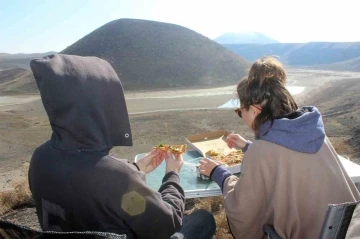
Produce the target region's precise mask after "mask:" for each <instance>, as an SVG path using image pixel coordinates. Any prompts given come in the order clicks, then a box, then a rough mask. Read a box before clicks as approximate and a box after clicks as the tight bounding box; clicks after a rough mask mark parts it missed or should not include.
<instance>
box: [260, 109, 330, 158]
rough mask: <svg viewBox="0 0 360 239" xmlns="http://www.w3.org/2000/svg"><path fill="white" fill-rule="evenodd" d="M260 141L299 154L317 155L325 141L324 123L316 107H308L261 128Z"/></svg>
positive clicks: (267, 123)
mask: <svg viewBox="0 0 360 239" xmlns="http://www.w3.org/2000/svg"><path fill="white" fill-rule="evenodd" d="M259 139H261V140H266V141H269V142H272V143H275V144H278V145H281V146H283V147H286V148H289V149H292V150H295V151H297V152H302V153H309V154H314V153H317V152H318V151H319V150H320V148H321V146H322V144H323V143H324V140H325V130H324V123H323V121H322V118H321V114H320V112H319V111H318V109H317V108H316V107H313V106H307V107H303V108H301V109H299V110H297V111H294V112H292V113H290V114H288V115H285V116H283V117H282V118H280V119H275V120H274V123H273V125H272V126H271V122H266V123H265V124H263V125H262V126H261V127H260V135H259Z"/></svg>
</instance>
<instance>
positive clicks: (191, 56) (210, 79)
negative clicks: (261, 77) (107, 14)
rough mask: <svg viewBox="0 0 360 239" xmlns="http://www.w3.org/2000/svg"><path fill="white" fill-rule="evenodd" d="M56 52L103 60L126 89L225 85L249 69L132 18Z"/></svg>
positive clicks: (198, 41)
mask: <svg viewBox="0 0 360 239" xmlns="http://www.w3.org/2000/svg"><path fill="white" fill-rule="evenodd" d="M61 53H64V54H71V55H81V56H97V57H100V58H102V59H105V60H107V61H109V62H110V63H111V65H112V66H113V67H114V69H115V71H116V72H117V74H118V75H119V77H120V79H121V80H122V83H123V86H124V88H125V89H126V90H148V89H161V88H162V89H165V88H173V87H184V88H189V87H213V86H224V85H230V84H235V83H237V82H238V81H239V80H240V79H241V78H242V77H243V76H244V75H245V74H246V72H247V70H248V69H249V66H250V63H249V62H248V61H247V60H244V59H243V58H242V57H240V56H238V55H236V54H235V53H233V52H231V51H230V50H227V49H226V48H224V47H223V46H221V45H220V44H218V43H216V42H214V41H212V40H211V39H209V38H207V37H205V36H202V35H200V34H199V33H196V32H195V31H192V30H190V29H188V28H185V27H182V26H178V25H174V24H169V23H161V22H155V21H147V20H137V19H119V20H115V21H112V22H109V23H107V24H105V25H103V26H101V27H100V28H98V29H96V30H94V31H93V32H91V33H89V34H88V35H86V36H85V37H83V38H82V39H80V40H78V41H77V42H75V43H74V44H73V45H71V46H69V47H67V48H66V49H64V50H63V51H62V52H61Z"/></svg>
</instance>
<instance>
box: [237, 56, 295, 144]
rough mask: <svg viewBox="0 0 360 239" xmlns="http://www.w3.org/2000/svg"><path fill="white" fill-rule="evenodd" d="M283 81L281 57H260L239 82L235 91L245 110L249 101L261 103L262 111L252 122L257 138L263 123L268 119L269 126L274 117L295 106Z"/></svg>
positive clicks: (282, 114)
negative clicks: (279, 58)
mask: <svg viewBox="0 0 360 239" xmlns="http://www.w3.org/2000/svg"><path fill="white" fill-rule="evenodd" d="M285 83H286V73H285V70H284V68H283V66H282V64H281V63H280V61H278V60H277V59H275V58H273V57H263V58H260V59H258V60H256V61H255V62H254V63H253V64H252V66H251V68H250V70H249V74H248V76H247V78H245V79H243V80H242V81H240V83H239V84H238V86H237V94H238V97H239V100H240V103H241V105H242V107H243V108H245V109H246V110H249V108H250V106H251V105H259V106H260V107H261V113H260V114H259V115H258V116H257V117H256V118H255V120H254V122H253V124H252V128H253V130H254V131H255V136H256V137H257V138H258V137H259V133H260V126H261V125H262V124H264V123H265V122H267V121H270V122H271V126H272V124H273V122H274V119H277V118H281V117H282V116H284V115H285V114H288V113H291V112H293V111H295V110H297V108H298V106H297V104H296V102H295V100H294V98H293V97H292V96H291V94H290V92H289V91H288V90H287V89H286V87H285Z"/></svg>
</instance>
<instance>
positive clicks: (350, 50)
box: [223, 42, 360, 69]
mask: <svg viewBox="0 0 360 239" xmlns="http://www.w3.org/2000/svg"><path fill="white" fill-rule="evenodd" d="M223 46H224V47H226V48H227V49H229V50H231V51H233V52H235V53H237V54H238V55H241V56H242V57H244V58H245V59H247V60H249V61H251V62H252V61H254V60H256V59H257V58H260V57H262V56H267V55H272V56H277V57H278V58H279V59H280V60H281V61H282V62H283V63H284V64H287V65H292V66H318V65H324V66H325V65H329V64H334V63H337V62H343V63H340V64H337V66H338V68H339V69H343V68H342V67H345V65H347V64H349V63H350V62H344V61H349V60H353V62H352V63H351V64H352V65H353V66H352V67H350V68H353V69H355V68H356V67H354V66H356V65H357V63H356V62H358V60H356V59H355V58H357V57H360V42H346V43H340V42H310V43H276V44H266V45H257V44H224V45H223ZM346 67H348V66H346ZM346 67H345V68H346Z"/></svg>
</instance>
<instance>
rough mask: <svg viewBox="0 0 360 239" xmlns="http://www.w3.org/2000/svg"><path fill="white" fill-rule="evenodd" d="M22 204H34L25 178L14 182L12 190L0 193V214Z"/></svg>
mask: <svg viewBox="0 0 360 239" xmlns="http://www.w3.org/2000/svg"><path fill="white" fill-rule="evenodd" d="M23 206H34V202H33V199H32V196H31V192H30V189H29V184H28V181H27V180H22V181H19V182H17V183H15V184H14V189H13V190H8V191H5V192H1V193H0V215H3V214H5V213H7V212H10V211H11V210H14V209H17V208H20V207H23Z"/></svg>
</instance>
